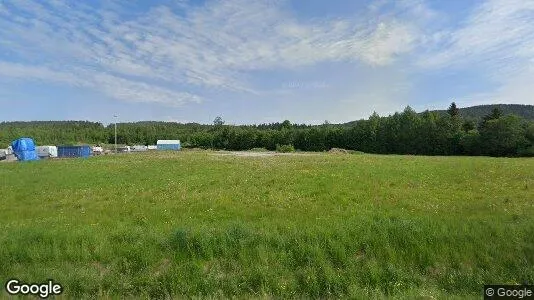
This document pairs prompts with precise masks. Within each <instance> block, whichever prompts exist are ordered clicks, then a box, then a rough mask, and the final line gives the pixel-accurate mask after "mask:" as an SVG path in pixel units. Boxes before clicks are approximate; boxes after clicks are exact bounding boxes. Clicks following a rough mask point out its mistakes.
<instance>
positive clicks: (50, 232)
mask: <svg viewBox="0 0 534 300" xmlns="http://www.w3.org/2000/svg"><path fill="white" fill-rule="evenodd" d="M0 178H2V180H1V181H0V182H1V185H0V199H1V201H0V245H1V247H0V280H1V281H2V282H1V284H2V285H3V284H4V283H5V281H6V280H7V279H8V278H12V277H16V278H19V279H22V280H24V281H27V282H28V281H30V282H35V281H37V282H39V281H45V280H46V279H48V278H52V279H54V280H55V281H57V282H60V283H61V284H63V286H64V288H65V291H66V292H65V293H66V294H65V295H66V296H68V297H74V298H88V297H132V296H138V297H141V298H146V297H153V298H164V297H168V298H171V297H184V296H185V297H201V298H205V297H212V298H227V297H238V298H249V297H255V298H270V297H276V298H280V297H282V298H302V297H306V298H307V297H313V298H324V297H352V298H356V299H364V298H369V297H371V298H384V297H387V298H405V299H413V298H414V297H434V298H451V297H453V296H454V297H459V298H475V299H479V298H480V297H481V295H482V285H483V284H490V283H510V284H515V283H524V282H529V283H531V284H532V283H533V282H534V159H506V158H484V157H476V158H474V157H415V156H378V155H367V154H362V155H329V154H315V155H306V154H303V155H281V156H272V157H234V156H217V155H214V153H213V152H210V151H202V152H181V153H154V152H151V153H137V154H131V155H109V156H100V157H93V158H90V159H71V160H49V161H39V162H30V163H3V164H0ZM421 299H424V298H421Z"/></svg>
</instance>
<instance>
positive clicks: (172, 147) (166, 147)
mask: <svg viewBox="0 0 534 300" xmlns="http://www.w3.org/2000/svg"><path fill="white" fill-rule="evenodd" d="M158 150H180V144H160V145H158Z"/></svg>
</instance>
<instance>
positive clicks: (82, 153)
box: [57, 145, 93, 157]
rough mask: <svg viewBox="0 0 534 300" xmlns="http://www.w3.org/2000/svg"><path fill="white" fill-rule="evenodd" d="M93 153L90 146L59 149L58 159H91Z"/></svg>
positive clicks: (61, 147) (59, 147) (62, 147)
mask: <svg viewBox="0 0 534 300" xmlns="http://www.w3.org/2000/svg"><path fill="white" fill-rule="evenodd" d="M92 153H93V151H92V150H91V147H90V146H88V145H82V146H58V147H57V157H89V156H91V154H92Z"/></svg>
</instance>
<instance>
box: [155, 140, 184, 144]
mask: <svg viewBox="0 0 534 300" xmlns="http://www.w3.org/2000/svg"><path fill="white" fill-rule="evenodd" d="M176 144H180V140H158V145H176Z"/></svg>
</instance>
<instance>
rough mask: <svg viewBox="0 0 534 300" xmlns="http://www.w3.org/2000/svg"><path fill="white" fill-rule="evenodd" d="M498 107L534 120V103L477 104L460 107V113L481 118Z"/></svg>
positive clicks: (471, 117)
mask: <svg viewBox="0 0 534 300" xmlns="http://www.w3.org/2000/svg"><path fill="white" fill-rule="evenodd" d="M495 107H498V108H499V109H500V110H501V111H502V112H503V114H504V115H508V114H514V115H518V116H520V117H522V118H524V119H527V120H531V121H534V105H524V104H490V105H477V106H471V107H464V108H460V115H461V116H462V117H464V118H466V119H481V118H483V117H484V116H486V115H488V114H490V113H491V111H492V110H493V109H494V108H495ZM435 112H438V113H443V114H446V113H447V110H436V111H435Z"/></svg>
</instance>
